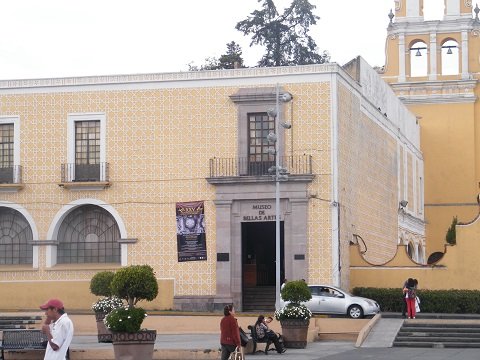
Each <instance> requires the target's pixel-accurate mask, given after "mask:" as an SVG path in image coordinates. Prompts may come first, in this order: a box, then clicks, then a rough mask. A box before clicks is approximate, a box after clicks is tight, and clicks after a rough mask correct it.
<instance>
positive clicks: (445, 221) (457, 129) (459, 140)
mask: <svg viewBox="0 0 480 360" xmlns="http://www.w3.org/2000/svg"><path fill="white" fill-rule="evenodd" d="M410 109H411V110H412V111H413V112H414V113H415V114H418V115H419V116H421V119H420V120H419V121H420V125H421V146H422V152H423V155H424V159H425V163H424V166H425V170H424V171H425V217H426V222H427V227H426V231H427V239H428V241H427V254H430V253H432V252H434V251H442V249H443V244H444V243H445V233H446V231H447V229H448V227H449V226H450V223H451V221H452V218H453V216H458V219H459V221H465V220H468V219H471V218H472V217H473V216H474V215H475V213H476V204H475V196H476V193H477V192H478V184H477V181H476V179H478V175H477V173H476V172H477V171H476V168H475V167H473V166H471V164H475V163H476V162H478V160H476V157H475V154H476V143H478V141H476V138H475V134H476V132H477V129H476V126H475V123H474V108H473V104H444V105H442V104H432V105H418V106H416V105H415V106H414V105H412V106H410ZM447 144H448V146H447ZM477 166H478V165H477ZM477 168H478V167H477Z"/></svg>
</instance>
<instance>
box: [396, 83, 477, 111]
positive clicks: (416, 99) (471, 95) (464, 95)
mask: <svg viewBox="0 0 480 360" xmlns="http://www.w3.org/2000/svg"><path fill="white" fill-rule="evenodd" d="M477 82H478V80H476V79H473V80H449V81H418V82H409V83H391V84H390V85H391V87H392V89H393V91H395V93H396V94H397V96H398V98H399V99H400V100H402V102H403V103H404V104H407V105H408V104H445V103H473V102H475V101H476V100H477V96H476V95H475V92H474V90H475V87H476V86H477Z"/></svg>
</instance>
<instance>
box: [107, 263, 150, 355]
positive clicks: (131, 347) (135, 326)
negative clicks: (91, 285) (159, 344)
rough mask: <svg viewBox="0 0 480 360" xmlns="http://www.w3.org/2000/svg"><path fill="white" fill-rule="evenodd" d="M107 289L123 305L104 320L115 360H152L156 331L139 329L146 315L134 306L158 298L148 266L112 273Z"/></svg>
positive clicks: (134, 266) (132, 267)
mask: <svg viewBox="0 0 480 360" xmlns="http://www.w3.org/2000/svg"><path fill="white" fill-rule="evenodd" d="M110 287H111V290H112V293H113V294H114V295H115V296H118V297H119V298H121V299H123V300H125V302H126V303H127V305H126V306H125V307H122V308H118V309H114V310H113V311H112V312H110V313H109V314H108V315H107V316H106V317H105V325H106V327H107V328H108V329H110V330H111V331H112V343H113V351H114V354H115V359H117V360H122V359H142V360H144V359H145V360H148V359H152V357H153V349H154V344H155V339H156V337H157V331H156V330H145V329H143V330H141V327H142V322H143V320H144V319H145V317H146V316H147V315H146V312H145V310H144V309H143V308H141V307H135V305H136V304H137V303H138V302H139V301H141V300H147V301H152V300H153V299H155V298H156V297H157V295H158V283H157V279H156V278H155V273H154V271H153V269H152V267H151V266H149V265H131V266H128V267H125V268H123V269H121V270H119V271H117V272H116V273H115V275H114V277H113V279H112V282H111V285H110Z"/></svg>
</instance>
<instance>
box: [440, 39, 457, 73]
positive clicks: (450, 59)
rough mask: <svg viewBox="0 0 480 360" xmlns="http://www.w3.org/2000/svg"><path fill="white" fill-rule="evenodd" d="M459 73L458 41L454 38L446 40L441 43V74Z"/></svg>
mask: <svg viewBox="0 0 480 360" xmlns="http://www.w3.org/2000/svg"><path fill="white" fill-rule="evenodd" d="M459 73H460V70H459V52H458V43H457V42H456V41H455V40H447V41H445V42H444V43H443V45H442V75H457V74H459Z"/></svg>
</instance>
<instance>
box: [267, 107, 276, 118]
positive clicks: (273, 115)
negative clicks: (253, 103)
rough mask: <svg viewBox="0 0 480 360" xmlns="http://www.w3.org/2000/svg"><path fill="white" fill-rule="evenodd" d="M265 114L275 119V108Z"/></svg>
mask: <svg viewBox="0 0 480 360" xmlns="http://www.w3.org/2000/svg"><path fill="white" fill-rule="evenodd" d="M267 114H268V116H270V117H273V118H274V117H277V110H276V109H275V108H271V109H268V110H267Z"/></svg>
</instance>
